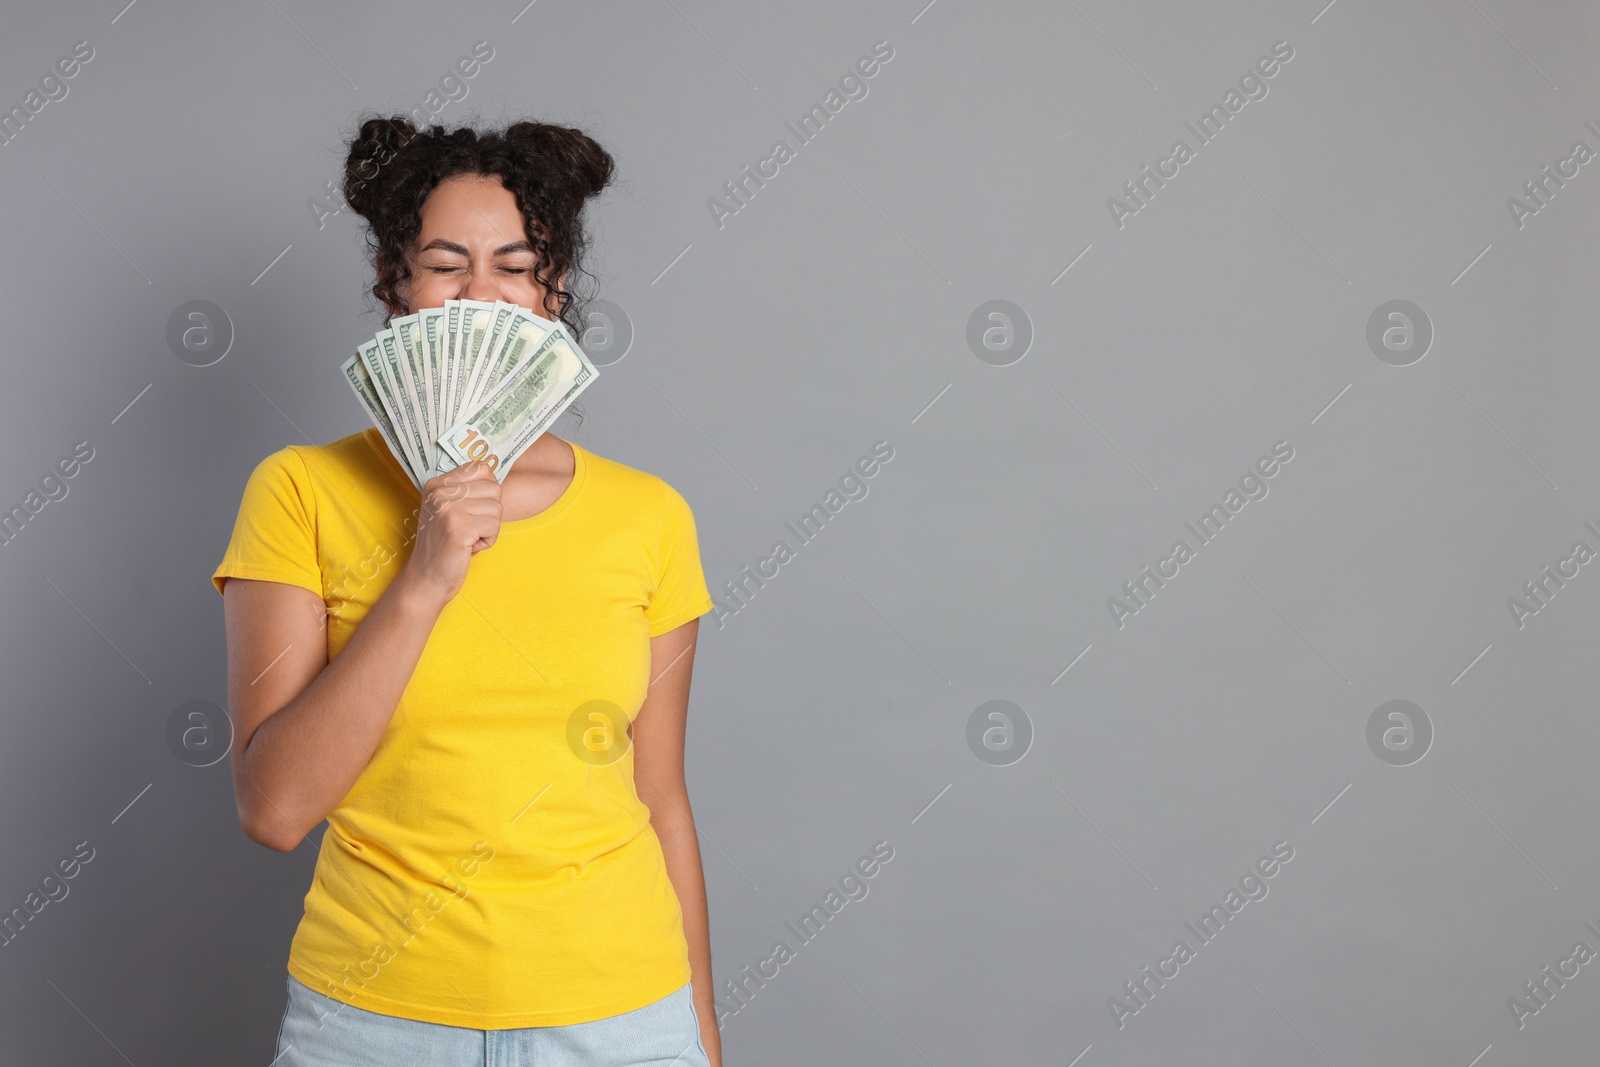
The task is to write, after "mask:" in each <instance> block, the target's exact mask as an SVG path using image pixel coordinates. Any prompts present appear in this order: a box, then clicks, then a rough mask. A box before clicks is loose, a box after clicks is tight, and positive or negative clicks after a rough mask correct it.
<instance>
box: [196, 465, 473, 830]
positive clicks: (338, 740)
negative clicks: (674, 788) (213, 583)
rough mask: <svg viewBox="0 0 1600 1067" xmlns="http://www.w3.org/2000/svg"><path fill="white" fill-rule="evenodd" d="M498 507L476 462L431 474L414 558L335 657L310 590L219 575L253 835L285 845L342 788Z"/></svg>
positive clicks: (368, 753) (379, 734) (239, 793)
mask: <svg viewBox="0 0 1600 1067" xmlns="http://www.w3.org/2000/svg"><path fill="white" fill-rule="evenodd" d="M500 514H501V510H500V483H499V482H498V481H497V480H496V479H495V476H494V475H493V474H492V473H490V472H489V468H488V467H487V466H486V465H485V464H483V463H469V464H466V465H464V466H461V467H457V468H455V470H453V471H450V472H448V473H446V474H441V475H439V476H438V477H436V478H434V479H432V480H430V481H429V482H428V483H427V485H426V486H425V487H424V493H423V499H422V504H421V508H420V517H419V521H418V525H417V536H416V539H415V541H414V542H413V543H412V550H411V556H410V558H409V559H407V560H406V563H405V566H404V567H403V568H402V569H401V571H400V573H399V574H398V575H396V576H395V578H394V580H393V581H392V582H390V584H389V586H388V588H387V589H385V590H384V592H383V595H382V596H380V597H379V598H378V602H377V603H376V604H374V605H373V607H372V609H371V610H370V611H369V612H368V613H367V614H366V616H365V617H364V618H363V619H362V620H361V622H360V624H359V625H358V626H357V627H356V630H355V633H354V634H352V635H351V637H350V640H349V641H348V642H347V643H346V644H345V646H344V648H343V649H342V650H341V651H340V653H339V655H338V656H336V657H334V659H333V662H331V663H330V662H329V661H328V638H327V633H326V625H327V610H326V606H325V605H324V603H323V601H322V598H321V597H319V596H317V594H315V593H313V592H311V591H310V590H309V589H303V588H301V587H299V586H296V585H290V584H288V583H286V582H271V581H258V580H255V579H249V578H229V579H228V580H227V581H226V582H225V583H223V587H222V592H223V596H222V600H223V615H224V618H225V619H226V624H227V634H228V704H229V709H228V714H229V717H230V718H231V719H232V721H233V729H234V738H233V750H232V763H233V791H234V800H235V802H236V803H237V805H238V808H239V822H240V825H242V826H243V827H244V832H245V834H246V835H247V836H248V837H249V838H250V839H251V840H252V841H257V842H259V843H261V844H263V845H266V846H267V847H268V848H272V849H277V850H278V851H280V852H288V851H289V850H290V849H292V848H294V847H295V846H296V845H298V844H299V843H300V840H301V839H302V838H303V837H305V835H306V834H307V833H308V832H310V830H311V828H312V827H314V826H316V825H317V824H318V823H320V822H321V821H322V820H323V819H324V818H326V817H327V815H328V812H330V811H332V810H333V809H334V807H335V806H337V805H338V803H339V801H341V800H343V799H344V796H345V794H346V793H348V792H349V791H350V787H351V786H352V785H354V784H355V781H356V779H357V778H359V777H360V776H361V772H362V771H363V770H364V769H365V768H366V766H367V762H368V761H369V760H371V759H372V754H373V753H374V752H375V751H377V748H378V742H379V741H380V740H382V738H383V732H384V730H386V729H388V726H389V720H390V719H391V718H393V717H394V710H395V708H396V706H398V705H399V703H400V696H401V694H402V693H404V692H405V688H406V684H407V683H408V682H410V680H411V674H412V672H413V671H415V670H416V666H417V661H418V660H419V659H421V658H422V650H423V648H424V647H425V646H426V645H427V643H428V635H429V634H431V633H432V632H433V625H434V623H435V622H436V621H437V620H438V618H439V614H440V612H442V611H443V610H444V607H445V605H446V604H448V603H449V602H450V600H451V599H453V598H454V597H455V595H456V593H457V592H459V591H460V589H461V586H462V584H463V583H464V582H465V581H466V575H467V565H468V563H469V562H470V560H471V557H472V555H473V554H474V553H475V552H478V551H481V550H482V549H483V548H487V547H489V546H490V545H492V544H494V541H495V538H496V537H497V536H498V535H499V530H500Z"/></svg>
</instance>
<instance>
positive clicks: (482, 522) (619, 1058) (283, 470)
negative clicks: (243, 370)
mask: <svg viewBox="0 0 1600 1067" xmlns="http://www.w3.org/2000/svg"><path fill="white" fill-rule="evenodd" d="M611 173H612V160H611V157H610V155H609V154H607V153H606V151H605V150H604V149H603V148H601V147H600V146H599V145H598V144H596V143H595V142H594V141H593V140H591V139H590V138H588V137H587V136H585V135H584V134H582V133H580V132H579V131H577V130H572V129H566V128H563V127H557V126H549V125H542V124H536V123H527V122H521V123H516V124H514V125H512V126H510V127H508V128H507V129H505V130H504V131H503V132H500V133H494V132H490V133H483V134H480V133H478V132H475V131H473V130H471V129H457V130H454V131H451V132H446V131H445V130H444V129H443V128H442V127H438V126H435V127H432V128H431V129H429V130H426V131H421V132H419V131H417V130H416V129H414V128H413V127H412V126H411V125H410V124H409V123H408V122H406V121H405V120H403V119H400V118H395V119H370V120H368V121H366V122H364V123H363V124H362V126H361V131H360V133H359V135H358V136H357V137H356V138H355V139H354V140H353V142H352V144H351V147H350V152H349V157H348V160H347V163H346V173H345V196H346V199H347V200H348V201H349V202H350V204H351V206H352V207H353V208H354V209H355V211H356V212H357V213H358V214H359V215H361V216H362V217H363V218H364V219H365V220H366V222H367V225H368V227H369V232H370V245H371V250H372V252H373V254H374V264H375V266H376V270H377V281H376V284H375V285H374V286H373V287H372V292H373V294H374V295H375V296H376V297H377V298H378V299H379V300H380V301H381V302H382V303H383V305H384V307H385V308H386V309H387V310H388V312H389V314H390V316H391V317H396V316H400V315H406V314H411V313H415V312H416V311H417V310H418V309H421V308H428V307H438V306H440V305H442V304H443V303H444V302H445V301H446V300H455V299H470V300H482V301H494V300H504V301H507V302H510V303H515V304H519V305H521V306H523V307H527V308H530V309H532V310H534V311H536V312H540V313H541V314H543V315H544V316H545V317H546V318H552V319H560V320H561V321H562V322H564V323H566V324H567V327H568V329H569V331H570V332H572V333H573V335H574V336H579V333H580V332H579V330H578V328H577V326H578V324H577V322H576V321H575V319H573V318H569V317H568V316H569V314H571V313H572V304H573V297H572V296H571V294H570V293H569V292H568V291H567V288H566V284H565V283H566V280H567V278H568V277H569V275H572V276H576V275H577V274H579V273H580V272H581V271H582V267H581V265H580V263H579V258H580V254H581V252H582V250H583V248H584V247H585V243H586V242H585V236H584V231H583V227H582V223H581V220H580V213H581V211H582V209H583V205H584V203H585V201H587V200H588V199H589V198H590V197H592V196H594V195H595V194H597V193H598V192H600V190H601V189H603V188H604V187H605V186H606V184H607V183H608V182H609V180H610V178H611ZM332 383H333V375H332V373H331V368H330V376H329V388H334V385H333V384H332ZM213 582H214V583H215V584H216V586H217V589H218V590H219V591H220V592H221V593H222V594H223V599H224V614H225V616H226V620H227V636H228V689H229V698H230V703H231V715H232V718H233V724H234V730H235V739H234V747H233V754H232V760H233V775H234V787H235V795H236V799H237V802H238V809H239V819H240V823H241V825H242V826H243V828H244V831H245V833H246V834H247V835H248V836H249V837H250V838H251V839H252V840H255V841H257V842H259V843H261V844H263V845H266V846H267V847H269V848H273V849H277V850H279V851H283V852H287V851H289V850H290V849H292V848H294V847H296V845H298V844H299V843H300V842H301V840H302V839H303V838H304V837H305V835H306V834H307V833H308V832H309V831H310V830H311V829H312V828H314V827H315V826H316V825H317V824H318V823H319V822H321V821H322V820H323V819H324V818H326V819H327V821H328V830H327V832H326V833H325V834H324V835H323V837H322V844H321V849H320V852H319V855H318V859H317V867H316V874H315V877H314V879H313V883H312V886H311V890H310V892H309V893H308V894H307V895H306V899H305V915H304V918H303V919H302V920H301V922H300V925H299V928H298V930H297V931H296V933H295V936H294V942H293V944H292V946H291V948H290V952H289V961H288V970H289V981H288V984H289V1003H288V1007H287V1009H286V1011H285V1013H284V1019H283V1023H282V1026H281V1028H280V1033H279V1038H278V1049H277V1052H278V1057H279V1058H278V1059H277V1060H276V1061H275V1064H276V1067H293V1065H307V1067H310V1065H315V1067H324V1065H333V1064H339V1065H345V1064H373V1065H377V1064H383V1065H385V1067H388V1065H394V1064H402V1063H415V1064H427V1065H429V1067H454V1065H457V1064H482V1065H488V1064H499V1065H504V1064H522V1063H526V1064H533V1063H537V1064H539V1065H541V1067H546V1065H553V1064H580V1063H582V1064H616V1065H623V1064H660V1065H663V1067H665V1065H666V1064H669V1063H670V1064H677V1065H679V1067H694V1065H702V1067H705V1065H713V1064H714V1065H720V1062H721V1049H720V1043H719V1041H718V1033H717V1027H716V1013H715V1007H714V1004H713V993H712V984H711V949H710V940H709V931H708V921H707V915H706V901H705V884H704V877H703V873H702V870H701V866H700V852H699V847H698V843H697V838H696V832H695V826H694V818H693V814H692V812H691V810H690V806H689V798H688V794H687V790H686V787H685V783H684V773H683V743H684V720H685V715H686V711H687V705H688V698H689V683H690V677H691V674H692V668H693V665H694V652H693V649H694V644H695V636H696V633H697V630H698V627H699V616H700V615H701V614H703V613H704V612H706V611H708V610H710V609H711V607H712V602H711V598H710V596H709V594H708V592H707V590H706V586H705V579H704V576H703V573H702V571H701V567H700V557H699V549H698V542H697V540H696V535H695V525H694V517H693V515H692V513H691V511H690V509H689V506H688V504H687V503H686V502H685V501H684V499H683V497H682V496H681V495H679V494H678V492H677V491H676V490H674V489H673V488H672V487H671V486H670V485H668V484H667V483H666V482H665V481H663V480H661V479H660V478H658V477H656V476H655V475H652V474H648V473H645V472H643V471H639V470H636V469H634V468H632V467H628V466H625V465H623V464H621V463H617V462H614V461H612V460H608V459H605V458H603V457H601V456H598V455H595V454H594V453H592V452H588V451H587V450H585V449H583V448H581V447H579V446H578V445H577V444H575V443H573V442H569V441H565V440H562V439H561V438H559V437H556V436H555V435H554V434H551V433H545V434H544V435H543V436H541V437H540V438H539V439H538V440H537V441H535V442H534V444H533V445H532V446H530V447H529V448H528V449H527V450H526V451H525V452H524V453H523V454H522V455H521V456H519V457H518V458H517V460H516V461H515V463H514V464H513V465H512V467H511V470H510V471H509V472H508V473H507V474H506V477H505V480H504V484H502V483H501V482H500V481H498V480H496V478H495V476H494V474H493V473H491V472H490V470H489V469H488V468H487V466H485V465H484V464H483V463H481V462H480V463H471V464H467V465H465V466H462V467H458V468H456V469H455V470H453V471H450V472H448V473H446V474H443V475H440V476H439V477H436V478H434V479H432V480H430V481H428V482H427V483H426V484H425V485H424V486H423V488H422V490H421V492H420V493H419V492H418V490H417V488H416V486H415V484H414V483H413V482H411V481H410V479H409V478H408V476H407V475H406V473H405V471H404V469H403V468H402V467H401V465H400V464H399V462H398V461H396V460H395V458H394V456H393V455H392V453H390V451H389V450H388V448H387V447H386V445H385V443H384V441H383V440H382V438H381V437H380V436H379V433H378V431H377V430H376V429H375V428H368V429H366V430H364V431H362V432H361V433H356V434H352V435H350V436H349V437H345V438H342V439H340V440H338V441H334V442H333V443H331V444H328V445H323V446H320V447H317V446H299V445H293V446H289V447H286V448H284V449H282V450H280V451H278V452H276V453H274V454H272V455H271V456H268V457H267V458H266V459H265V460H263V461H261V463H260V464H259V465H258V466H257V467H256V468H255V470H254V471H253V472H252V474H251V476H250V479H249V481H248V483H247V485H246V488H245V491H244V499H243V502H242V504H241V507H240V510H239V515H238V519H237V521H236V523H235V527H234V531H233V538H232V540H231V542H230V543H229V545H228V549H227V552H226V554H225V556H224V558H223V561H222V563H221V565H220V566H218V568H217V570H216V573H215V575H214V576H213Z"/></svg>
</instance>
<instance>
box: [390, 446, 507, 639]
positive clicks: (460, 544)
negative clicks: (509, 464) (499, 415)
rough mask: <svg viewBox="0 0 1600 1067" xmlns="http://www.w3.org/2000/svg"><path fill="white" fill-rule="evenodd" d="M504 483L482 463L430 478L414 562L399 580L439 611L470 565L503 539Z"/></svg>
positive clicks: (424, 490) (424, 493)
mask: <svg viewBox="0 0 1600 1067" xmlns="http://www.w3.org/2000/svg"><path fill="white" fill-rule="evenodd" d="M500 490H501V486H500V481H499V479H497V478H496V477H495V476H494V473H493V472H492V471H491V470H490V469H489V465H488V464H487V463H484V462H483V461H481V460H474V461H473V462H471V463H465V464H462V465H461V466H459V467H456V468H455V469H454V470H448V471H445V472H444V473H443V474H441V475H439V476H438V477H436V478H430V479H429V480H428V481H427V482H426V483H425V484H424V485H423V487H422V505H421V508H420V512H419V515H418V519H417V536H416V539H415V541H414V542H413V544H412V549H411V558H410V559H408V560H407V561H406V566H405V569H404V570H403V571H402V572H401V573H400V576H399V578H397V579H396V581H404V582H406V584H408V585H411V586H413V587H414V588H416V589H418V590H420V591H421V592H422V593H423V595H424V596H426V597H429V598H430V599H433V601H434V602H435V603H437V604H438V605H439V606H440V607H441V608H442V607H443V606H444V605H445V604H447V603H449V602H450V601H451V600H453V599H454V598H455V595H456V594H457V593H459V592H460V591H461V587H462V586H463V585H464V584H466V580H467V564H468V563H470V562H471V560H472V557H473V556H474V555H475V554H477V553H478V552H481V551H482V550H483V549H485V548H488V547H489V546H490V545H492V544H494V542H495V539H496V538H497V537H499V536H500V514H501V508H500Z"/></svg>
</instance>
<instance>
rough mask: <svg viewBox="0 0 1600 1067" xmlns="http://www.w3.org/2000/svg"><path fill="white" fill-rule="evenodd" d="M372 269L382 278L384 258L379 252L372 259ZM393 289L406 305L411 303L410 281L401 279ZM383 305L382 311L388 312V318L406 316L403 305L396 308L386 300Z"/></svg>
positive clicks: (405, 309)
mask: <svg viewBox="0 0 1600 1067" xmlns="http://www.w3.org/2000/svg"><path fill="white" fill-rule="evenodd" d="M372 267H373V270H374V271H375V272H376V273H377V276H378V277H380V278H381V277H383V267H384V256H383V253H382V252H379V253H378V254H377V256H376V257H375V258H374V259H373V261H372ZM395 288H396V289H397V290H398V291H399V292H398V295H399V297H400V299H402V300H404V301H406V303H407V304H409V303H410V301H411V294H410V288H411V280H410V279H409V278H406V279H403V280H402V281H401V282H400V283H399V284H398V285H397V286H395ZM383 304H384V309H385V310H386V311H388V312H389V317H390V318H398V317H400V316H402V315H404V314H406V312H407V310H408V309H407V308H406V307H405V306H403V305H402V306H396V305H394V304H391V303H389V301H387V300H385V301H384V302H383Z"/></svg>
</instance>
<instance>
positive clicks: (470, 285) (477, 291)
mask: <svg viewBox="0 0 1600 1067" xmlns="http://www.w3.org/2000/svg"><path fill="white" fill-rule="evenodd" d="M499 295H500V292H499V289H497V288H496V286H495V283H494V278H493V277H491V276H490V275H489V273H488V272H487V271H478V270H474V271H472V273H470V274H469V275H468V276H467V284H466V286H465V287H464V288H463V289H462V290H461V299H463V300H479V301H482V302H483V303H486V304H492V303H494V302H495V300H496V299H498V297H499Z"/></svg>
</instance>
